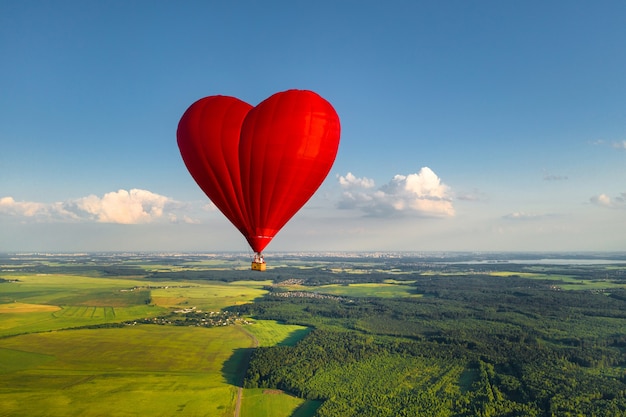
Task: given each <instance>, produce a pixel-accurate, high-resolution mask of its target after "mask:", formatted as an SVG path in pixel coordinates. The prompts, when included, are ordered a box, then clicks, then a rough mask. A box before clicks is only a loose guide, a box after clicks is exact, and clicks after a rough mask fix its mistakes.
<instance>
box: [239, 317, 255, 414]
mask: <svg viewBox="0 0 626 417" xmlns="http://www.w3.org/2000/svg"><path fill="white" fill-rule="evenodd" d="M239 327H240V328H241V330H242V331H243V332H245V333H246V335H248V337H249V338H250V341H251V342H252V346H251V347H252V348H257V347H259V340H258V339H257V338H256V337H255V336H254V335H253V334H252V333H250V332H249V331H247V330H246V329H244V328H243V326H239ZM251 353H252V352H248V354H247V355H246V356H245V358H244V363H242V367H241V368H242V372H241V380H240V381H239V387H238V388H237V402H236V403H235V415H234V416H235V417H239V413H240V412H241V398H242V397H243V380H244V378H245V376H246V370H247V369H248V364H249V362H250V354H251Z"/></svg>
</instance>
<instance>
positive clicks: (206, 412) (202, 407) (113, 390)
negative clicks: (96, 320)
mask: <svg viewBox="0 0 626 417" xmlns="http://www.w3.org/2000/svg"><path fill="white" fill-rule="evenodd" d="M248 346H250V339H249V337H248V335H246V334H245V332H243V331H242V329H241V327H240V326H228V327H220V328H211V329H204V328H187V327H184V328H183V327H174V326H167V327H166V326H136V327H133V326H129V327H126V328H118V329H96V330H70V331H59V332H51V333H37V334H29V335H22V336H16V337H11V338H5V339H1V340H0V364H3V365H0V374H2V378H1V379H0V403H1V404H2V411H0V414H2V415H10V416H41V415H46V416H66V415H81V416H105V415H107V416H108V415H115V416H131V415H136V416H146V415H150V416H171V415H175V414H177V413H178V414H179V415H185V416H229V417H230V416H232V415H233V412H234V398H235V395H236V386H235V385H234V384H233V381H235V380H236V379H237V378H238V375H239V374H238V373H239V372H240V371H241V370H240V369H237V365H238V364H237V363H231V362H229V361H228V359H229V358H230V357H231V356H232V355H233V352H234V351H235V350H236V349H241V348H244V347H248Z"/></svg>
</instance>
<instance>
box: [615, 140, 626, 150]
mask: <svg viewBox="0 0 626 417" xmlns="http://www.w3.org/2000/svg"><path fill="white" fill-rule="evenodd" d="M612 146H613V147H614V148H616V149H626V140H622V141H619V142H613V143H612Z"/></svg>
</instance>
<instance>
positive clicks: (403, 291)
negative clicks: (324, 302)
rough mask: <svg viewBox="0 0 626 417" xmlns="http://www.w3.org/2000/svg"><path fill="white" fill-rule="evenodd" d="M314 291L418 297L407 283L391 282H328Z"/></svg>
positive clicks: (345, 294) (334, 293)
mask: <svg viewBox="0 0 626 417" xmlns="http://www.w3.org/2000/svg"><path fill="white" fill-rule="evenodd" d="M314 290H315V292H319V293H324V294H333V295H340V296H345V297H420V296H421V294H415V292H414V289H413V288H412V287H410V286H409V285H402V284H392V283H375V284H374V283H364V284H349V285H341V284H330V285H320V286H318V287H315V288H314Z"/></svg>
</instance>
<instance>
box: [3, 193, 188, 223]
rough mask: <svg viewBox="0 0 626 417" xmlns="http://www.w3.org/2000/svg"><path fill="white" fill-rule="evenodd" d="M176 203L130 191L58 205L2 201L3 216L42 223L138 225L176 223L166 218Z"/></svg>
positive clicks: (11, 200)
mask: <svg viewBox="0 0 626 417" xmlns="http://www.w3.org/2000/svg"><path fill="white" fill-rule="evenodd" d="M176 204H177V203H176V202H174V201H173V200H171V199H170V198H168V197H165V196H162V195H159V194H155V193H152V192H150V191H146V190H140V189H131V190H129V191H127V190H118V191H114V192H110V193H106V194H105V195H104V196H102V197H98V196H96V195H89V196H87V197H82V198H79V199H76V200H68V201H64V202H56V203H38V202H30V201H15V199H14V198H13V197H3V198H0V214H4V215H10V216H18V217H24V218H34V219H35V220H40V221H54V220H62V221H63V220H64V221H68V220H74V221H89V220H92V221H93V220H95V221H97V222H100V223H119V224H138V223H150V222H153V221H156V220H158V219H161V218H165V219H168V220H169V221H177V216H176V214H174V213H167V216H164V212H165V210H166V208H173V207H175V206H176ZM182 221H184V222H190V221H191V219H189V218H188V217H184V216H183V218H182Z"/></svg>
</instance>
